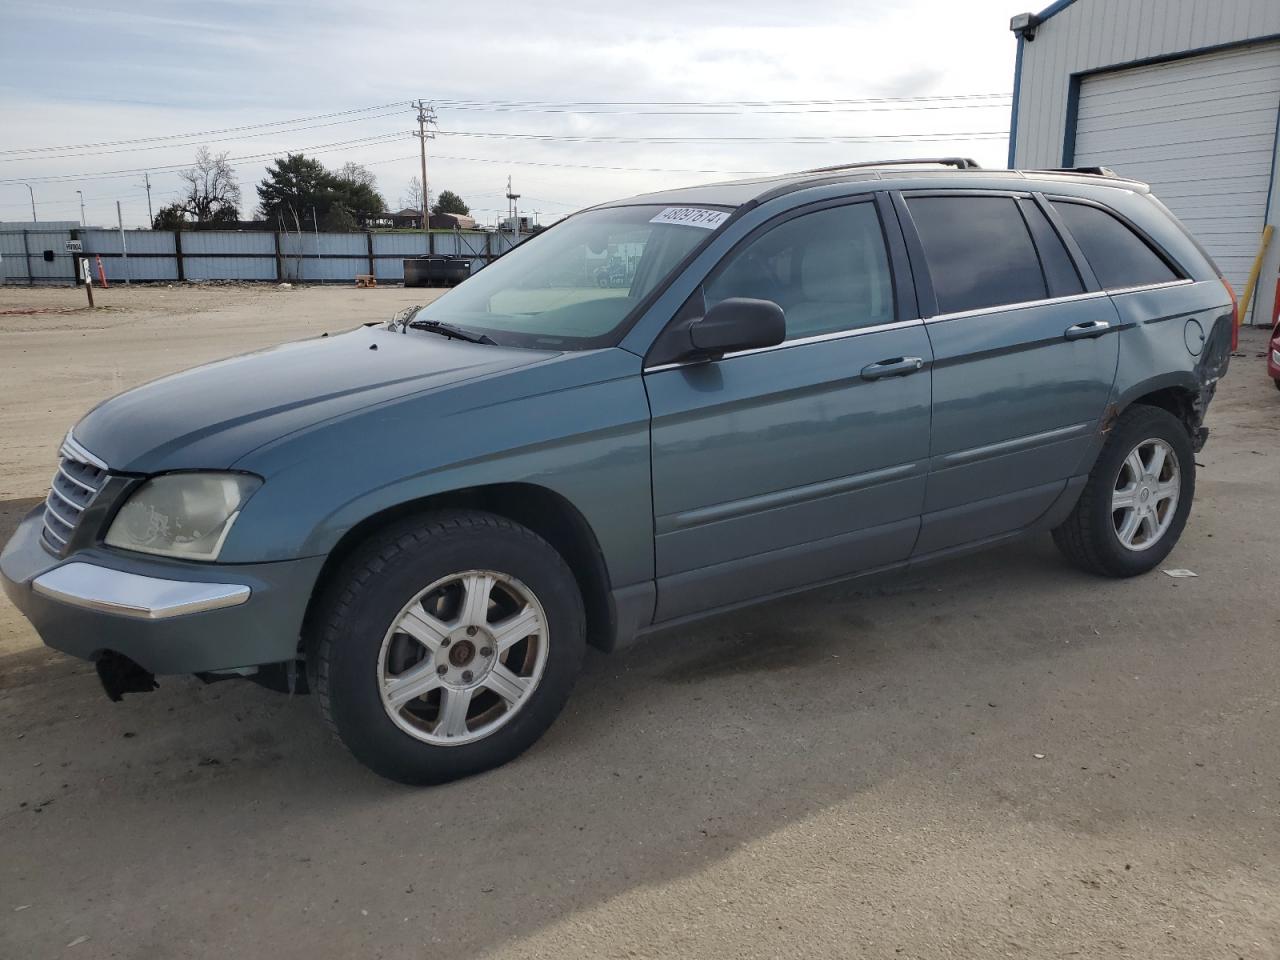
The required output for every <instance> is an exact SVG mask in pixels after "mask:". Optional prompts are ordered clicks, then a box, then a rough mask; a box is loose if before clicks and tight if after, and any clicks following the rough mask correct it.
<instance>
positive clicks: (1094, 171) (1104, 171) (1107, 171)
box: [1023, 167, 1122, 180]
mask: <svg viewBox="0 0 1280 960" xmlns="http://www.w3.org/2000/svg"><path fill="white" fill-rule="evenodd" d="M1023 173H1084V174H1088V175H1089V176H1091V177H1115V178H1116V179H1117V180H1119V179H1122V178H1121V176H1120V174H1118V173H1116V172H1115V171H1114V170H1112V169H1111V168H1110V167H1045V168H1044V169H1041V170H1024V171H1023Z"/></svg>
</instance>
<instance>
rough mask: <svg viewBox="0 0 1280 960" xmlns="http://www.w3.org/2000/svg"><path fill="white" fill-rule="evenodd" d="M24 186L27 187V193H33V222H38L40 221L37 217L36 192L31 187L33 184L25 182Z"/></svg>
mask: <svg viewBox="0 0 1280 960" xmlns="http://www.w3.org/2000/svg"><path fill="white" fill-rule="evenodd" d="M23 186H24V187H26V188H27V193H29V194H31V222H32V223H37V222H38V221H37V219H36V192H35V191H34V190H32V189H31V184H29V183H24V184H23Z"/></svg>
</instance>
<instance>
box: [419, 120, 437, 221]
mask: <svg viewBox="0 0 1280 960" xmlns="http://www.w3.org/2000/svg"><path fill="white" fill-rule="evenodd" d="M435 122H436V108H435V106H434V105H433V104H430V103H424V102H423V101H421V100H419V101H418V140H419V141H421V146H422V229H423V232H425V231H426V230H427V228H428V227H429V226H430V219H429V217H430V213H429V211H428V207H429V206H430V203H431V200H430V195H429V192H428V190H427V140H428V138H430V136H431V131H430V127H431V125H432V124H434V123H435Z"/></svg>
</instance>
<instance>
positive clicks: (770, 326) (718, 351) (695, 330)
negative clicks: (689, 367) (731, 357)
mask: <svg viewBox="0 0 1280 960" xmlns="http://www.w3.org/2000/svg"><path fill="white" fill-rule="evenodd" d="M786 338H787V320H786V316H785V315H784V314H783V312H782V308H781V307H780V306H778V305H777V304H776V303H774V302H773V301H772V300H753V299H750V298H748V297H730V298H729V299H728V300H721V301H720V302H719V303H717V304H716V305H715V306H713V307H712V308H711V309H710V310H708V311H707V313H706V315H705V316H704V317H702V318H701V319H700V320H695V321H694V322H693V323H691V324H690V325H689V342H690V343H691V344H692V345H693V348H694V349H695V350H696V351H698V352H699V353H705V354H708V355H711V356H721V355H723V354H726V353H731V352H733V351H734V350H753V349H755V348H757V347H772V346H775V345H777V344H779V343H781V342H782V341H783V340H785V339H786Z"/></svg>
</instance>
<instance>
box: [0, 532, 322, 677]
mask: <svg viewBox="0 0 1280 960" xmlns="http://www.w3.org/2000/svg"><path fill="white" fill-rule="evenodd" d="M42 514H43V508H42V507H38V508H37V509H36V510H34V511H33V512H32V513H30V514H29V515H28V516H27V517H26V518H25V519H23V521H22V523H20V524H19V525H18V529H17V530H16V531H15V532H14V534H13V537H12V539H10V541H9V543H8V544H7V545H6V546H5V548H4V552H3V553H0V583H2V584H3V586H4V592H5V594H6V595H7V596H8V597H9V599H10V600H11V601H12V602H13V604H14V606H16V607H17V608H18V609H19V610H20V611H22V613H23V615H24V616H26V618H27V619H28V620H30V621H31V623H32V625H33V626H34V627H35V628H36V632H37V633H39V634H40V638H41V639H42V640H43V641H44V642H45V643H46V644H48V645H49V646H50V647H53V648H54V649H55V650H61V651H62V652H63V653H69V654H71V655H72V656H75V657H80V658H82V659H85V660H95V659H97V658H98V657H99V656H100V655H101V654H103V653H104V652H106V651H113V652H115V653H119V654H123V655H124V656H126V657H128V658H129V659H131V660H133V661H134V662H136V663H137V664H139V665H140V666H141V667H143V668H144V669H146V670H149V671H150V672H152V673H157V674H166V673H169V674H172V673H203V672H205V671H213V670H231V669H235V668H238V667H251V666H256V665H258V664H263V663H276V662H279V661H281V660H290V659H293V658H294V657H295V656H297V649H298V638H299V635H300V633H301V631H302V619H303V616H304V615H305V613H306V608H307V603H308V601H309V600H310V597H311V590H312V587H313V586H314V585H315V582H316V578H317V576H318V575H319V573H320V568H321V566H323V564H324V558H323V557H308V558H305V559H301V560H288V561H283V562H279V563H259V564H235V565H226V564H224V565H217V564H200V563H188V562H182V561H174V560H165V559H161V558H155V559H152V558H144V557H134V556H132V555H127V554H123V553H121V552H119V551H112V550H105V549H102V548H100V547H92V548H89V549H86V550H81V551H78V552H76V553H73V554H72V555H71V556H69V557H66V558H58V557H54V556H52V555H51V554H50V553H49V552H48V551H46V550H45V549H44V547H42V546H41V545H40V527H41V523H42Z"/></svg>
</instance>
